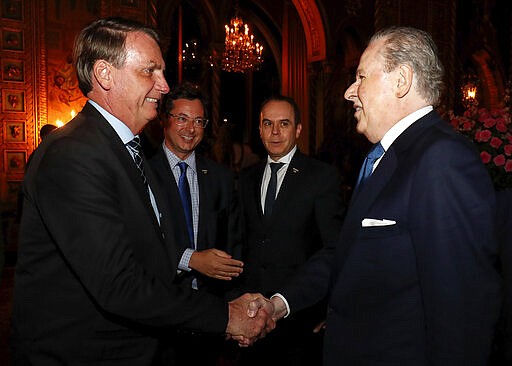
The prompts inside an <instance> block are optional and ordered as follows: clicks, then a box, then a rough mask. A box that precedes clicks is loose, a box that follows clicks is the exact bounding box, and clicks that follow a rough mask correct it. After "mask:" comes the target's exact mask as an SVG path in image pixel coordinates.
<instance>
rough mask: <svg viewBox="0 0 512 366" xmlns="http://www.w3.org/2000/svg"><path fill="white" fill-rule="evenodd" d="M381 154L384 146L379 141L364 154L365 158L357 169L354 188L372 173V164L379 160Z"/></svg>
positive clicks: (358, 186) (360, 185) (359, 186)
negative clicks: (358, 169)
mask: <svg viewBox="0 0 512 366" xmlns="http://www.w3.org/2000/svg"><path fill="white" fill-rule="evenodd" d="M383 154H384V148H383V147H382V145H381V144H380V142H379V143H377V144H375V145H373V147H372V148H371V149H370V152H369V153H368V155H367V156H366V159H364V162H363V166H362V167H361V170H360V171H359V178H358V179H357V184H356V189H358V188H361V187H362V186H363V184H364V182H365V180H366V179H368V177H369V176H370V175H372V171H373V164H375V162H376V161H377V160H379V158H380V157H381V156H382V155H383Z"/></svg>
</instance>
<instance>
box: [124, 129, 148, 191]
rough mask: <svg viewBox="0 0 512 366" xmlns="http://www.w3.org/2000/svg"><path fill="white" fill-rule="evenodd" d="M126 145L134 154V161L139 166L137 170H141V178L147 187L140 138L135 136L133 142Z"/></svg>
mask: <svg viewBox="0 0 512 366" xmlns="http://www.w3.org/2000/svg"><path fill="white" fill-rule="evenodd" d="M126 145H127V146H128V148H129V149H130V150H131V152H132V153H133V160H134V161H135V165H137V169H139V172H140V176H141V177H142V180H143V181H144V184H145V185H146V186H147V184H148V181H147V179H146V175H145V174H144V163H143V161H142V155H141V154H140V138H139V136H135V137H134V138H133V140H131V141H129V142H128V143H127V144H126Z"/></svg>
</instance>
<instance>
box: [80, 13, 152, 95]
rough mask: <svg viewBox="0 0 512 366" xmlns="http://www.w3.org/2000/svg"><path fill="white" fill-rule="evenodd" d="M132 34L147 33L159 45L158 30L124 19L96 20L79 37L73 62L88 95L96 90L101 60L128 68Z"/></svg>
mask: <svg viewBox="0 0 512 366" xmlns="http://www.w3.org/2000/svg"><path fill="white" fill-rule="evenodd" d="M129 32H143V33H146V34H147V35H149V36H150V37H151V38H153V39H154V40H155V41H156V42H157V43H159V37H158V34H157V33H156V32H155V30H154V29H152V28H150V27H147V26H145V25H143V24H141V23H139V22H136V21H133V20H128V19H123V18H106V19H98V20H95V21H93V22H92V23H91V24H89V25H88V26H86V27H85V28H84V29H82V31H81V32H80V33H79V34H78V36H77V37H76V39H75V44H74V47H73V61H74V65H75V69H76V74H77V78H78V86H79V87H80V90H81V91H82V93H84V95H87V94H88V93H89V92H90V91H91V90H92V72H93V71H92V70H93V67H94V63H95V62H96V61H97V60H105V61H107V62H109V63H110V64H112V65H113V66H114V67H116V68H121V67H123V66H124V63H125V61H126V49H125V43H126V36H127V34H128V33H129Z"/></svg>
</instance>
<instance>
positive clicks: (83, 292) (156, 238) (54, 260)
mask: <svg viewBox="0 0 512 366" xmlns="http://www.w3.org/2000/svg"><path fill="white" fill-rule="evenodd" d="M146 175H147V178H148V181H149V183H150V186H151V189H152V191H153V193H154V194H155V197H156V199H157V201H158V207H159V210H160V212H161V214H162V217H161V222H162V225H161V227H162V230H163V231H161V229H160V227H159V225H158V222H157V220H156V216H155V214H154V212H153V209H152V207H151V204H150V201H149V196H148V193H147V190H146V187H145V186H144V184H143V181H142V178H141V176H140V174H139V172H138V170H137V168H136V166H135V163H134V161H133V159H132V158H131V156H130V154H129V152H128V151H127V149H126V147H125V146H124V145H123V143H122V142H121V140H120V138H119V137H118V136H117V134H116V133H115V131H114V130H113V129H112V127H111V126H110V125H109V124H108V123H107V121H106V120H105V119H104V118H103V117H102V116H101V114H100V113H99V112H98V111H97V110H96V109H95V108H94V107H92V106H91V105H90V104H87V105H86V106H85V107H84V109H83V110H82V112H81V113H79V115H78V116H77V117H76V118H75V119H74V120H73V121H71V122H70V123H69V124H68V125H66V126H65V127H63V128H61V129H59V130H58V131H56V132H55V133H53V134H52V135H51V136H50V137H48V139H47V140H46V141H45V142H44V143H43V144H42V145H41V146H40V147H39V148H38V149H37V151H36V153H35V155H34V158H33V159H32V162H31V164H30V167H29V169H28V171H27V173H26V176H25V182H24V191H25V202H24V209H23V217H22V222H21V238H20V240H21V243H20V247H19V251H18V263H17V268H16V277H15V286H14V304H13V319H12V322H13V344H14V348H15V351H16V352H15V353H16V355H17V356H19V355H23V357H24V358H26V359H27V360H30V362H32V363H33V364H57V363H59V364H67V365H74V364H86V363H91V364H100V363H101V364H102V365H110V364H116V365H117V364H119V362H121V363H120V364H122V365H149V364H150V363H151V361H152V359H153V357H154V355H155V349H156V347H157V339H156V338H155V337H154V336H153V335H154V333H155V330H156V329H158V328H164V327H183V328H186V329H193V330H194V329H196V330H203V331H211V332H223V331H224V329H225V326H226V324H227V316H228V312H227V305H226V304H225V303H224V302H222V301H221V300H219V299H217V298H216V297H213V296H210V295H207V294H204V293H196V292H194V293H193V291H192V290H190V291H187V290H184V289H182V288H179V286H173V285H172V284H171V283H172V281H173V279H174V277H175V273H176V245H175V243H174V234H173V233H172V232H170V231H169V226H167V225H166V221H167V220H169V219H170V218H171V217H172V216H170V214H169V211H168V209H167V208H166V205H165V200H162V198H161V196H162V195H161V193H160V191H159V189H158V185H157V184H156V183H155V182H154V177H153V175H152V174H151V170H150V169H146Z"/></svg>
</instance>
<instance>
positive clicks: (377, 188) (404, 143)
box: [333, 111, 440, 280]
mask: <svg viewBox="0 0 512 366" xmlns="http://www.w3.org/2000/svg"><path fill="white" fill-rule="evenodd" d="M439 120H440V118H439V117H438V115H437V113H436V112H434V111H432V112H430V113H428V114H427V115H426V116H424V117H422V118H420V119H419V120H418V121H416V122H415V123H413V124H412V125H411V126H410V127H409V128H407V129H406V130H405V131H404V132H402V134H401V135H400V136H399V137H398V138H397V139H396V140H395V141H394V142H393V144H391V146H390V147H389V149H388V150H387V151H386V153H385V154H384V156H383V158H382V160H381V161H380V163H379V165H378V166H377V168H376V169H375V171H374V172H373V174H372V175H371V176H370V177H369V178H368V180H367V181H366V182H365V184H364V186H363V187H362V188H361V190H359V191H356V192H354V195H353V197H352V199H351V201H350V205H349V208H348V210H347V215H346V217H345V219H344V222H343V226H342V229H341V236H340V237H341V239H340V240H341V241H342V242H343V244H344V245H338V247H337V254H336V258H337V259H336V261H335V266H336V267H337V269H338V271H341V269H342V268H343V264H344V262H345V260H346V258H347V257H348V256H349V254H350V251H351V248H352V246H353V245H354V242H356V241H357V236H358V235H359V233H360V231H361V221H362V220H363V219H364V218H365V216H366V215H367V213H368V211H369V210H370V208H371V206H372V205H373V204H374V202H375V201H376V200H377V199H378V198H379V196H380V194H381V192H382V191H383V190H384V189H385V187H386V185H387V184H388V182H389V181H390V179H391V177H392V176H393V174H394V173H395V171H396V170H397V169H399V158H400V157H401V156H403V155H405V154H407V149H409V148H410V146H411V145H412V144H413V143H414V142H415V141H417V136H418V135H419V134H421V133H422V132H423V131H424V130H425V129H426V128H429V127H431V126H432V125H433V124H435V123H437V122H439ZM333 280H335V276H333Z"/></svg>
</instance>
